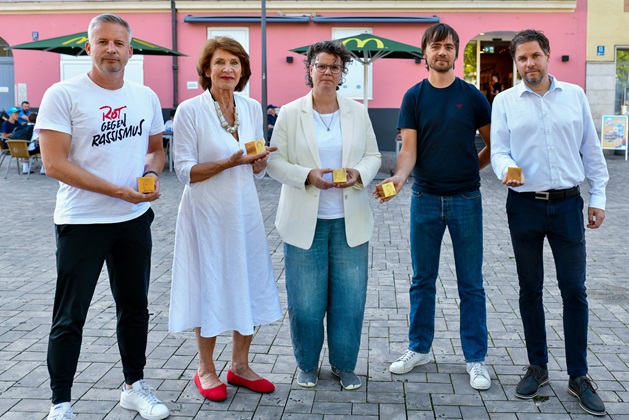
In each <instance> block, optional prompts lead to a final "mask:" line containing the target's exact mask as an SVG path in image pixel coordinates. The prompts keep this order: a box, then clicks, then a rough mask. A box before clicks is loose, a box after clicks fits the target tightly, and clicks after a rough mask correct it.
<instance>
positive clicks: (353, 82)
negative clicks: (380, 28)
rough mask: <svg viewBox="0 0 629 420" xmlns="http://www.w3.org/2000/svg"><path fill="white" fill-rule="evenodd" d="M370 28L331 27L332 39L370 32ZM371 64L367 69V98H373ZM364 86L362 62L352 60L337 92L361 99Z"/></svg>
mask: <svg viewBox="0 0 629 420" xmlns="http://www.w3.org/2000/svg"><path fill="white" fill-rule="evenodd" d="M371 33H373V29H372V28H332V39H339V38H345V37H348V36H352V35H358V34H371ZM371 67H372V66H371V64H370V65H369V69H368V70H367V71H368V73H367V89H368V90H367V93H368V95H369V100H372V99H373V94H372V92H373V90H372V82H371V81H372V80H373V77H372V74H371V73H372V72H371ZM364 86H365V70H364V68H363V64H362V63H361V62H359V61H357V60H353V61H352V63H351V64H350V65H349V67H348V72H347V75H346V76H345V83H343V86H341V87H340V89H339V93H341V94H342V95H343V96H345V97H348V98H352V99H363V96H364Z"/></svg>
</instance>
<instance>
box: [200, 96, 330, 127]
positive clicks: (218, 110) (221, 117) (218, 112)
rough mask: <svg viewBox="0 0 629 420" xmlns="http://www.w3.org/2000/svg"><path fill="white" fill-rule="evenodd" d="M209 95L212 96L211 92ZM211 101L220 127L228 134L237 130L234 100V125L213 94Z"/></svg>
mask: <svg viewBox="0 0 629 420" xmlns="http://www.w3.org/2000/svg"><path fill="white" fill-rule="evenodd" d="M210 96H212V94H211V93H210ZM212 101H213V102H214V108H216V115H218V120H219V121H220V123H221V127H223V129H224V130H225V131H227V132H228V133H229V134H234V133H235V132H236V130H238V126H239V125H240V121H238V111H237V110H236V100H234V125H229V124H227V121H225V116H224V115H223V112H222V111H221V104H219V103H218V101H216V100H215V99H214V96H212ZM328 131H330V130H328Z"/></svg>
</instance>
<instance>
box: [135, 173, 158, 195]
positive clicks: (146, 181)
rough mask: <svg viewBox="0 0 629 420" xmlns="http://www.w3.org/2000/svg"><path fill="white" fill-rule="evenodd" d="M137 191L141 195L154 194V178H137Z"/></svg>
mask: <svg viewBox="0 0 629 420" xmlns="http://www.w3.org/2000/svg"><path fill="white" fill-rule="evenodd" d="M138 191H139V192H141V193H142V194H146V193H152V192H155V178H154V177H152V176H141V177H139V178H138Z"/></svg>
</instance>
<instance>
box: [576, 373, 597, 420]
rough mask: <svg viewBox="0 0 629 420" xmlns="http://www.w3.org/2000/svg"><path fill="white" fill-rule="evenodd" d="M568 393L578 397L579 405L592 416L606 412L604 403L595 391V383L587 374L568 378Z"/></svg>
mask: <svg viewBox="0 0 629 420" xmlns="http://www.w3.org/2000/svg"><path fill="white" fill-rule="evenodd" d="M568 393H569V394H571V395H574V396H575V397H577V398H578V399H579V405H580V406H581V408H582V409H584V410H585V411H586V412H587V413H589V414H592V415H593V416H604V415H605V414H606V411H605V404H603V401H602V400H601V397H599V396H598V394H597V393H596V387H595V384H594V383H593V382H592V381H591V380H590V378H588V377H587V376H580V377H578V378H576V379H572V378H570V381H569V382H568Z"/></svg>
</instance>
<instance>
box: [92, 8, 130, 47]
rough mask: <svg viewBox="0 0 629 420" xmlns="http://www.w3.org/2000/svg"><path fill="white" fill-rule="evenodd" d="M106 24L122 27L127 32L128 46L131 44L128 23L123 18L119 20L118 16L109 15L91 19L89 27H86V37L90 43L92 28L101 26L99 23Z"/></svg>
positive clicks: (105, 14)
mask: <svg viewBox="0 0 629 420" xmlns="http://www.w3.org/2000/svg"><path fill="white" fill-rule="evenodd" d="M106 22H108V23H117V24H118V25H122V26H124V28H125V29H126V30H127V32H129V40H128V41H129V44H131V38H133V34H132V33H131V26H129V23H128V22H127V21H126V20H124V19H123V18H121V17H120V16H117V15H112V14H110V13H104V14H102V15H98V16H96V17H95V18H94V19H92V21H91V22H90V24H89V26H88V27H87V37H88V39H89V40H90V43H92V35H93V34H94V28H95V27H96V25H98V24H101V23H106Z"/></svg>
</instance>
